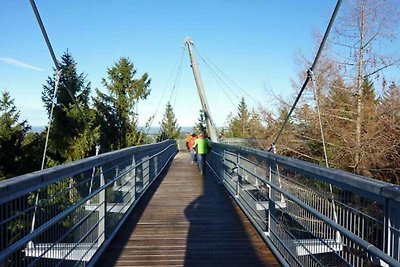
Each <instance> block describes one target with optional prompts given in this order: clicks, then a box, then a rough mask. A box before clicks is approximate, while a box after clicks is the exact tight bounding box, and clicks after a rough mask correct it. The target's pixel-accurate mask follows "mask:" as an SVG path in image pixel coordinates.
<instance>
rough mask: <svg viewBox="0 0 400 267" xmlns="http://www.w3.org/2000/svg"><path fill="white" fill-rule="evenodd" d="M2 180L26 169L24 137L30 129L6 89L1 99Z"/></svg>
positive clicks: (0, 154)
mask: <svg viewBox="0 0 400 267" xmlns="http://www.w3.org/2000/svg"><path fill="white" fill-rule="evenodd" d="M0 112H1V113H0V180H3V179H7V178H10V177H14V176H17V175H19V174H22V173H24V172H25V171H26V168H25V166H24V163H25V162H26V161H25V159H26V157H25V152H26V149H25V148H26V147H25V146H24V138H25V136H26V134H27V132H28V130H29V129H30V126H29V125H28V123H27V121H26V120H24V121H22V122H21V121H20V111H19V110H17V108H16V106H15V104H14V99H12V98H11V96H10V93H9V92H7V91H5V92H2V94H1V99H0Z"/></svg>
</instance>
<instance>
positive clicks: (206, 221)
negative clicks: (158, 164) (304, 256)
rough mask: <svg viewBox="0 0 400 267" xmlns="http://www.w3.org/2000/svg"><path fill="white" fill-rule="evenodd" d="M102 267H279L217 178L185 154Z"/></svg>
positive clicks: (156, 187) (154, 187) (156, 185)
mask: <svg viewBox="0 0 400 267" xmlns="http://www.w3.org/2000/svg"><path fill="white" fill-rule="evenodd" d="M98 266H279V263H278V262H277V260H276V258H275V257H274V255H273V254H272V252H271V251H270V250H269V248H268V247H267V246H266V244H265V243H264V241H263V240H262V239H261V238H260V236H259V235H258V233H257V232H256V230H255V229H254V228H253V226H252V225H251V223H250V222H249V221H248V219H247V218H246V216H245V215H244V214H243V213H242V211H241V210H240V208H239V207H238V206H237V205H236V204H235V202H234V200H232V199H231V197H230V195H229V194H228V193H227V192H226V191H225V190H224V188H223V187H222V186H220V185H218V184H217V182H216V180H215V179H214V178H213V177H212V176H211V175H206V177H205V178H203V177H202V176H200V174H199V172H198V171H197V169H196V167H195V166H194V165H191V164H190V160H189V154H188V153H186V152H180V153H179V154H178V155H177V156H176V157H175V159H174V161H173V163H172V165H171V167H170V169H169V171H168V173H167V174H166V175H165V176H164V177H160V178H159V180H158V181H156V182H155V183H154V184H153V185H152V187H151V188H149V190H148V191H147V192H146V194H145V195H144V196H143V198H142V199H141V200H140V201H139V203H138V206H136V207H135V209H134V210H133V212H132V214H131V215H130V216H129V217H128V219H127V220H126V221H125V224H124V225H123V227H122V228H121V229H120V231H119V232H118V233H117V235H116V236H115V238H114V240H113V241H112V242H111V244H110V246H109V247H108V248H107V249H106V251H105V252H104V254H103V255H102V257H101V258H100V260H99V261H98Z"/></svg>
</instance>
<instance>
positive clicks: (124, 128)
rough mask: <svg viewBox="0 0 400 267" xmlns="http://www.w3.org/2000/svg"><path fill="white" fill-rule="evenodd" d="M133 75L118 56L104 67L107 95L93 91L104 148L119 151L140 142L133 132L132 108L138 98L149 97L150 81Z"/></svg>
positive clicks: (137, 132) (135, 126) (130, 69)
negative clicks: (135, 77)
mask: <svg viewBox="0 0 400 267" xmlns="http://www.w3.org/2000/svg"><path fill="white" fill-rule="evenodd" d="M136 72H137V71H136V69H135V68H134V65H133V63H132V62H130V60H129V59H128V58H125V57H122V58H120V59H119V60H118V61H117V62H116V63H115V64H114V66H112V67H111V68H108V70H107V74H108V78H107V79H103V85H104V86H105V87H106V88H107V90H108V92H109V94H108V95H106V94H103V93H101V92H99V91H97V97H96V98H95V99H94V104H95V109H96V122H97V123H98V124H99V125H100V132H101V137H100V140H101V145H102V146H103V147H104V148H106V149H120V148H124V147H127V146H132V145H136V143H137V142H138V140H143V138H141V135H142V133H140V132H139V131H138V129H137V114H136V113H135V110H134V108H135V105H136V104H137V102H138V101H139V100H140V99H146V98H147V96H148V95H149V94H150V82H151V79H150V78H149V77H148V74H147V73H145V74H143V75H142V76H141V77H140V78H139V79H134V76H135V74H136ZM104 148H103V150H104Z"/></svg>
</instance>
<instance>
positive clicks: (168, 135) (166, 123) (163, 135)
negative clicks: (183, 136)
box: [157, 102, 181, 142]
mask: <svg viewBox="0 0 400 267" xmlns="http://www.w3.org/2000/svg"><path fill="white" fill-rule="evenodd" d="M180 132H181V127H179V126H178V124H177V120H176V118H175V114H174V111H173V109H172V106H171V104H170V103H169V102H168V103H167V106H166V107H165V113H164V116H163V120H162V121H161V123H160V133H159V135H158V136H157V142H161V141H163V140H166V139H177V138H178V137H179V135H180Z"/></svg>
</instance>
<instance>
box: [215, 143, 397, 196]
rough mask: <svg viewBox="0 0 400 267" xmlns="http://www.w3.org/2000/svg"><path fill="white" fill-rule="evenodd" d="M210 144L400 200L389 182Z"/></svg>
mask: <svg viewBox="0 0 400 267" xmlns="http://www.w3.org/2000/svg"><path fill="white" fill-rule="evenodd" d="M212 146H219V147H222V148H225V149H227V150H230V151H237V152H240V153H243V154H250V155H254V156H257V157H260V158H262V159H265V160H266V161H268V162H269V163H270V164H278V165H280V166H282V167H286V168H288V169H290V170H294V171H296V172H298V173H300V174H303V175H305V176H308V177H313V178H316V179H319V180H322V181H325V182H327V183H330V184H332V185H335V186H338V187H341V188H344V189H346V190H350V191H356V192H358V193H360V194H363V195H366V196H368V197H371V198H374V199H383V198H387V199H391V200H394V201H400V186H397V185H394V184H391V183H387V182H383V181H379V180H375V179H372V178H369V177H365V176H360V175H357V174H353V173H348V172H345V171H341V170H336V169H332V168H327V167H324V166H320V165H318V164H315V163H310V162H305V161H302V160H298V159H294V158H290V157H286V156H282V155H277V154H274V153H271V152H267V151H261V150H258V149H254V148H249V147H238V146H232V145H227V144H221V143H218V144H217V143H212Z"/></svg>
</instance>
